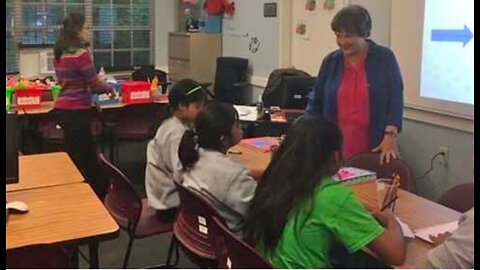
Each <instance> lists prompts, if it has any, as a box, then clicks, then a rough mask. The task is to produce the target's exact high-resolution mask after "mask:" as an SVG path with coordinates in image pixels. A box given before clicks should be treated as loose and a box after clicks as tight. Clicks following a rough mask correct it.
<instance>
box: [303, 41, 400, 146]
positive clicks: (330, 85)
mask: <svg viewBox="0 0 480 270" xmlns="http://www.w3.org/2000/svg"><path fill="white" fill-rule="evenodd" d="M368 43H369V51H368V55H367V59H366V60H365V63H366V73H367V84H368V85H367V87H368V93H369V101H370V130H371V132H370V134H371V143H372V147H376V146H378V145H379V144H380V143H381V142H382V140H383V136H384V131H385V127H386V126H387V125H393V126H396V127H397V128H398V131H399V132H400V131H401V129H402V114H403V81H402V75H401V73H400V69H399V67H398V63H397V60H396V59H395V55H394V54H393V52H392V51H391V50H390V49H388V48H386V47H383V46H380V45H377V44H376V43H375V42H373V41H371V40H368ZM342 77H343V52H342V51H341V50H336V51H334V52H332V53H330V54H329V55H327V56H326V57H325V58H324V59H323V62H322V66H321V67H320V71H319V73H318V77H317V81H316V82H315V86H314V88H313V91H312V92H310V95H309V97H308V104H307V110H306V114H307V115H310V116H318V117H324V118H326V119H329V120H331V121H334V122H337V93H338V88H339V86H340V83H341V82H342Z"/></svg>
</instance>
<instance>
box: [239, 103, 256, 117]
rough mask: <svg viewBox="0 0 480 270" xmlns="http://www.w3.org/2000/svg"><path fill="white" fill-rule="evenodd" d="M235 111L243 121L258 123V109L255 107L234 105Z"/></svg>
mask: <svg viewBox="0 0 480 270" xmlns="http://www.w3.org/2000/svg"><path fill="white" fill-rule="evenodd" d="M234 107H235V109H236V110H237V112H238V116H240V120H241V121H256V120H257V107H255V106H241V105H234Z"/></svg>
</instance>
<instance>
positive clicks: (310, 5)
mask: <svg viewBox="0 0 480 270" xmlns="http://www.w3.org/2000/svg"><path fill="white" fill-rule="evenodd" d="M318 2H319V1H317V0H305V6H304V10H305V13H306V14H315V13H317V11H318Z"/></svg>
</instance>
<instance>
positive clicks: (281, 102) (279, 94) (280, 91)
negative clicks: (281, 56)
mask: <svg viewBox="0 0 480 270" xmlns="http://www.w3.org/2000/svg"><path fill="white" fill-rule="evenodd" d="M292 77H296V78H305V79H313V80H314V79H315V78H314V77H312V76H310V74H308V73H307V72H305V71H303V70H299V69H294V68H281V69H275V70H274V71H272V73H270V76H269V77H268V82H267V86H266V87H265V90H264V91H263V94H262V101H263V105H264V106H265V107H270V106H279V107H284V106H285V103H286V102H287V94H288V92H287V91H288V85H287V83H286V81H287V80H286V78H292Z"/></svg>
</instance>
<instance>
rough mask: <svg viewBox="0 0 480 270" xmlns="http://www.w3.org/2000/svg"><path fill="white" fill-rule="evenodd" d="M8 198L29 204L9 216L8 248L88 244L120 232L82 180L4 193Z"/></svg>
mask: <svg viewBox="0 0 480 270" xmlns="http://www.w3.org/2000/svg"><path fill="white" fill-rule="evenodd" d="M7 200H8V201H23V202H25V203H26V204H27V205H28V207H29V212H28V213H26V214H23V215H10V216H9V218H8V223H7V232H6V249H7V250H9V249H13V248H18V247H24V246H29V245H34V244H74V245H81V244H91V243H92V242H98V241H104V240H109V239H113V238H115V237H117V236H118V235H119V227H118V225H117V223H116V222H115V220H114V219H113V218H112V217H111V216H110V214H109V213H108V212H107V210H106V209H105V207H104V206H103V204H102V202H101V201H100V200H99V199H98V197H97V196H96V195H95V193H94V192H93V190H92V189H91V188H90V186H89V185H88V184H85V183H77V184H68V185H61V186H55V187H46V188H37V189H30V190H22V191H16V192H7ZM90 250H91V251H92V249H90ZM96 252H97V253H96V254H95V253H94V254H91V255H90V259H91V266H92V267H95V266H96V267H98V250H97V251H96Z"/></svg>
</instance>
